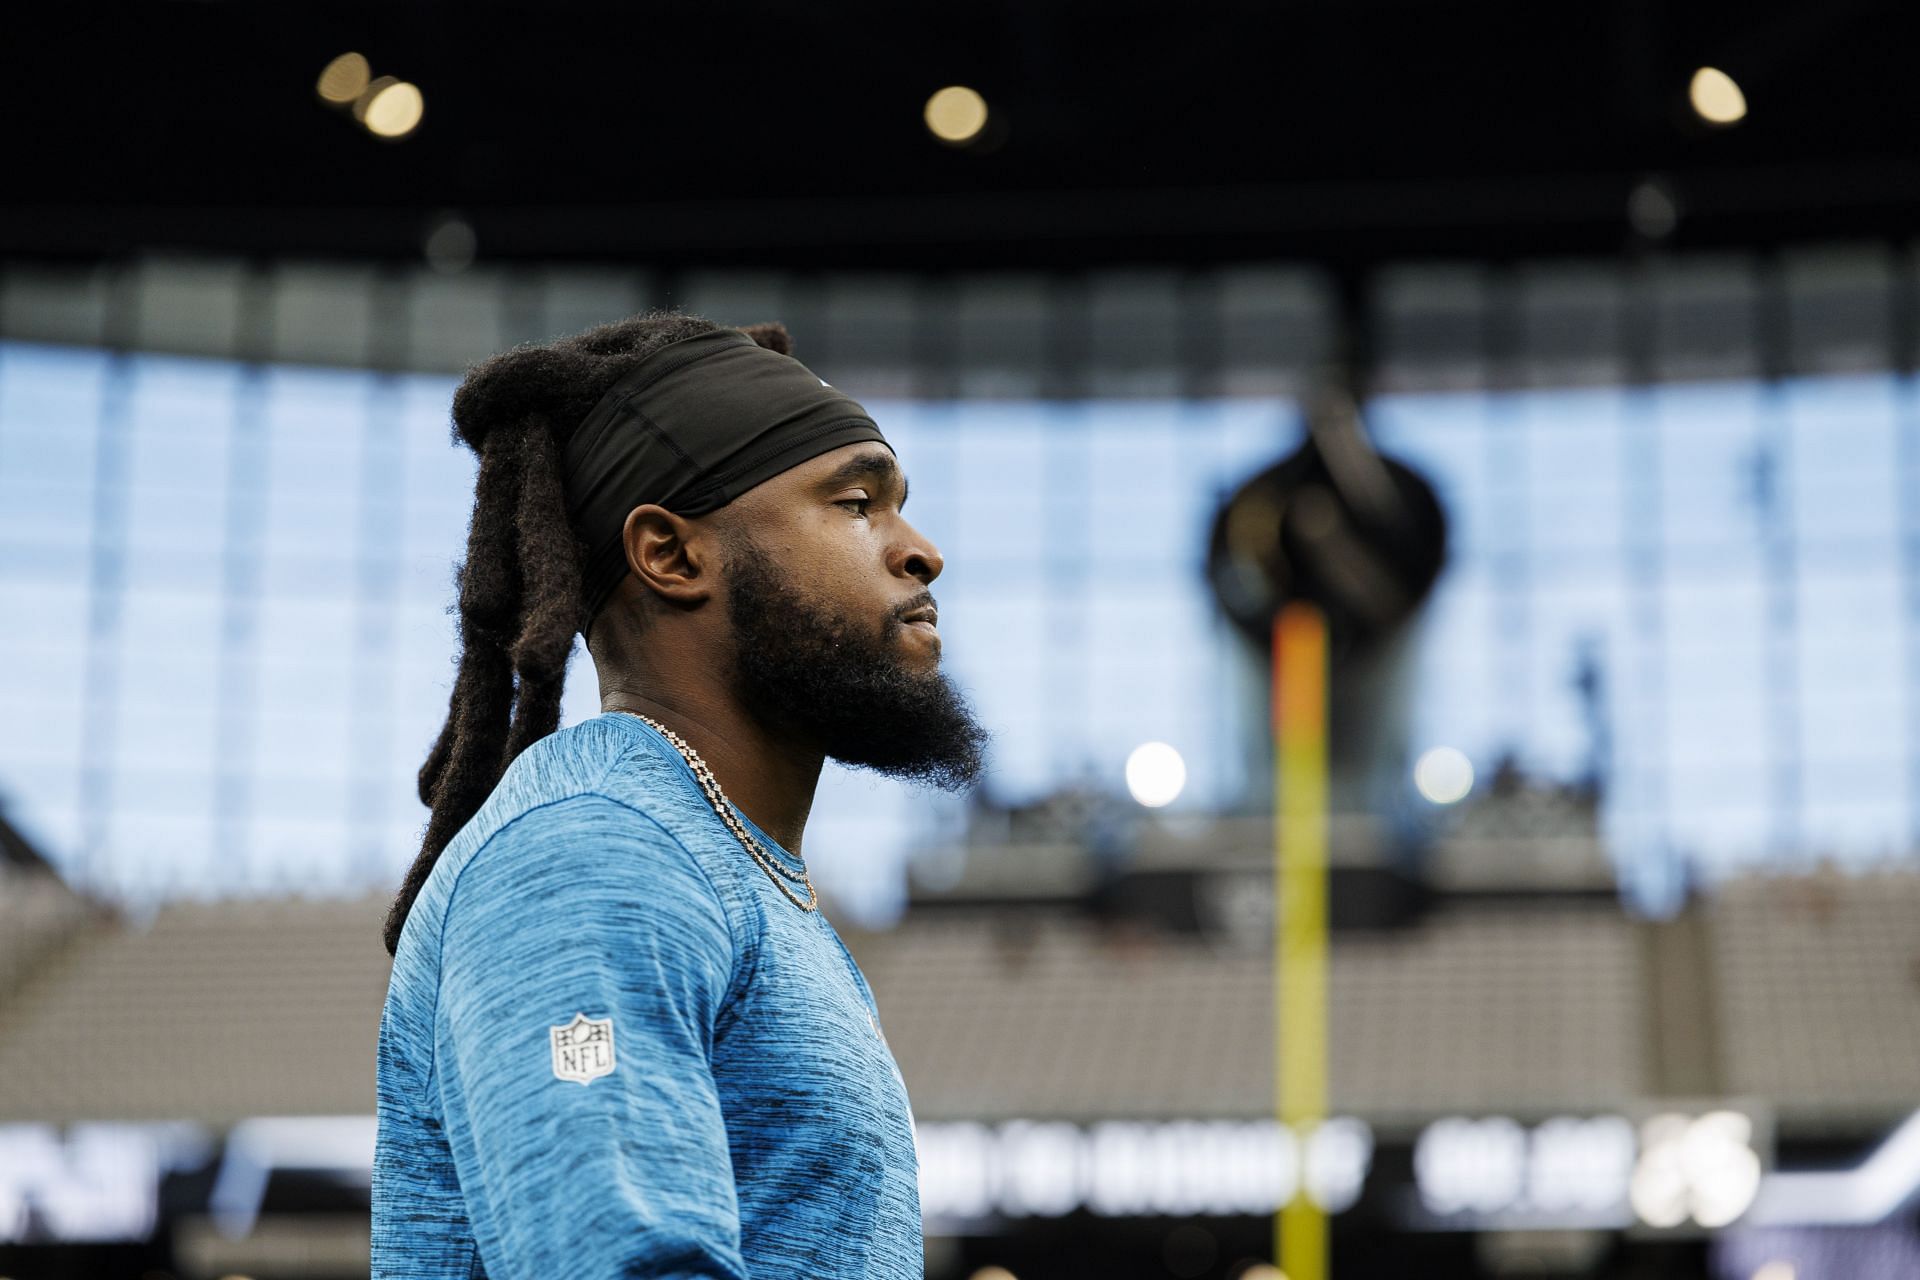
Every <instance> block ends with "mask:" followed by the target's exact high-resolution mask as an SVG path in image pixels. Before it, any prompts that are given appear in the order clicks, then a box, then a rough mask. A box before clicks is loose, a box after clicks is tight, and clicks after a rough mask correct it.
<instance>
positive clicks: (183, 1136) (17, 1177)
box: [0, 1124, 212, 1244]
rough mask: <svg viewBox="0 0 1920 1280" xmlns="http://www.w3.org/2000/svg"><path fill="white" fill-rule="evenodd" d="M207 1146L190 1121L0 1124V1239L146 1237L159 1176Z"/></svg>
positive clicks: (186, 1165) (196, 1159)
mask: <svg viewBox="0 0 1920 1280" xmlns="http://www.w3.org/2000/svg"><path fill="white" fill-rule="evenodd" d="M211 1150H212V1143H211V1140H210V1139H209V1138H208V1136H207V1135H206V1133H205V1132H204V1131H203V1130H202V1129H200V1128H199V1126H197V1125H189V1124H76V1125H72V1126H69V1127H68V1128H67V1129H66V1130H65V1131H64V1132H62V1131H61V1129H60V1128H58V1127H57V1126H54V1125H49V1124H9V1125H0V1244H68V1243H92V1242H99V1241H114V1240H145V1239H147V1238H148V1237H149V1236H151V1235H152V1234H153V1228H154V1221H155V1218H156V1216H157V1214H158V1212H159V1200H160V1179H161V1178H162V1177H163V1176H165V1175H166V1174H168V1173H170V1172H172V1171H173V1170H175V1169H192V1168H197V1167H199V1166H200V1165H202V1164H204V1163H205V1162H206V1160H207V1158H208V1155H209V1153H210V1152H211Z"/></svg>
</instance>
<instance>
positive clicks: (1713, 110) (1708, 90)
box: [1687, 67, 1747, 124]
mask: <svg viewBox="0 0 1920 1280" xmlns="http://www.w3.org/2000/svg"><path fill="white" fill-rule="evenodd" d="M1687 97H1688V99H1689V100H1690V101H1691V102H1692V103H1693V109H1694V111H1695V112H1696V113H1697V114H1698V115H1699V117H1700V118H1701V119H1702V120H1705V121H1706V122H1707V123H1709V124H1735V123H1737V122H1739V121H1740V120H1743V119H1745V118H1746V114H1747V95H1746V94H1744V93H1742V92H1740V86H1739V85H1737V84H1735V83H1734V82H1733V77H1732V76H1730V75H1728V74H1727V73H1726V72H1724V71H1722V70H1721V69H1720V68H1718V67H1702V68H1700V69H1699V70H1698V71H1696V72H1694V73H1693V82H1692V83H1691V84H1689V85H1688V86H1687Z"/></svg>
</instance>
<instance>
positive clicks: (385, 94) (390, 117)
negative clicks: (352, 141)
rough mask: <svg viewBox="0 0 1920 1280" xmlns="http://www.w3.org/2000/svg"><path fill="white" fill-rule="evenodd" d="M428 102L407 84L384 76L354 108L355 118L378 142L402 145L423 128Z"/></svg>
mask: <svg viewBox="0 0 1920 1280" xmlns="http://www.w3.org/2000/svg"><path fill="white" fill-rule="evenodd" d="M426 106H427V104H426V98H425V97H424V96H423V95H422V94H421V92H420V90H419V89H418V88H417V87H416V86H414V85H412V84H409V83H408V82H407V81H405V80H395V79H393V78H392V77H391V76H382V77H381V78H380V79H379V80H376V81H374V83H373V84H372V85H370V86H369V87H368V89H367V93H366V95H365V96H364V97H362V98H361V99H360V101H359V102H358V103H356V104H355V106H354V115H355V117H356V118H358V119H359V121H360V123H362V124H364V125H366V126H367V132H368V133H371V134H372V135H373V136H374V137H376V138H386V139H388V140H390V141H398V140H399V139H401V138H404V137H406V136H407V135H408V134H410V133H412V132H413V131H414V130H415V129H417V128H419V127H420V117H421V116H422V115H424V114H425V113H426Z"/></svg>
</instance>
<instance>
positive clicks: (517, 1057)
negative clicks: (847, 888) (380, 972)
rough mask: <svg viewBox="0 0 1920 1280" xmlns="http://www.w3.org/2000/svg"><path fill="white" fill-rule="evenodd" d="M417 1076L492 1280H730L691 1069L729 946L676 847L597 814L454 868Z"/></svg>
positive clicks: (535, 815)
mask: <svg viewBox="0 0 1920 1280" xmlns="http://www.w3.org/2000/svg"><path fill="white" fill-rule="evenodd" d="M441 947H442V951H441V968H440V995H439V1002H438V1005H437V1008H436V1011H435V1018H434V1039H435V1046H434V1052H435V1057H434V1065H435V1069H436V1072H437V1074H438V1077H439V1091H440V1099H441V1105H442V1108H443V1118H444V1121H445V1126H446V1137H447V1142H448V1145H449V1147H450V1148H451V1150H452V1154H453V1161H454V1167H455V1171H456V1173H457V1174H458V1176H459V1180H460V1188H461V1192H462V1194H463V1196H464V1198H465V1200H466V1202H467V1209H468V1214H469V1217H470V1218H471V1221H472V1225H473V1231H474V1238H475V1241H476V1244H477V1245H478V1248H479V1251H480V1260H481V1263H482V1265H483V1266H484V1267H485V1270H486V1274H487V1275H488V1277H490V1280H549V1278H550V1277H553V1276H561V1275H564V1276H568V1277H571V1278H572V1280H615V1278H616V1277H636V1278H637V1277H643V1276H644V1277H662V1278H665V1277H674V1278H676V1280H683V1278H684V1280H693V1278H694V1277H698V1278H700V1280H745V1276H746V1267H745V1263H744V1262H743V1261H742V1258H741V1252H740V1221H739V1207H738V1201H737V1199H736V1196H735V1191H734V1182H733V1170H732V1165H731V1162H730V1159H729V1156H728V1149H727V1135H726V1128H725V1124H724V1121H723V1119H722V1116H721V1112H720V1100H719V1095H718V1093H717V1091H716V1089H715V1087H714V1081H713V1075H712V1070H711V1066H710V1055H711V1051H712V1045H713V1034H714V1025H715V1020H716V1018H717V1017H718V1015H719V1012H720V1008H721V1006H722V1003H723V1002H724V999H725V997H726V994H727V990H728V984H729V982H730V980H731V975H732V973H733V965H734V948H733V942H732V938H731V936H730V934H729V932H728V927H727V919H726V913H725V909H724V907H723V905H722V903H721V902H720V899H719V897H718V895H717V894H716V893H715V891H714V889H713V886H712V884H711V882H710V881H708V880H707V878H706V876H705V875H704V874H703V873H702V872H701V870H700V869H699V868H698V866H696V865H695V863H694V862H693V858H692V855H690V854H689V853H688V852H687V851H686V849H685V848H683V847H682V846H681V845H680V844H679V842H678V841H676V840H675V839H674V838H673V837H671V836H670V835H668V834H667V833H666V832H665V831H664V830H663V829H661V828H660V827H659V826H658V825H657V824H655V823H653V822H652V821H651V820H650V819H648V818H647V817H645V816H644V815H642V814H640V813H638V812H636V811H635V810H633V809H631V808H629V807H627V806H625V805H622V804H620V803H619V802H617V801H614V800H610V799H607V798H605V797H600V796H581V797H576V798H573V799H569V800H563V801H559V802H556V803H553V804H549V805H547V806H544V807H543V808H540V809H536V810H533V811H531V812H529V813H527V814H523V815H522V816H521V817H519V818H517V819H515V820H514V821H513V822H512V823H510V824H508V825H507V826H505V827H503V828H501V830H500V831H499V832H496V833H495V834H494V836H493V837H492V838H491V839H490V840H488V841H487V843H486V844H485V845H483V846H482V847H481V848H480V849H479V850H478V851H477V852H476V853H475V854H474V856H473V859H472V861H471V862H469V863H468V865H467V866H466V867H464V868H462V870H461V874H460V877H459V879H458V881H457V883H456V884H455V886H454V889H453V891H452V895H451V897H450V899H449V902H448V907H447V914H446V917H445V923H444V927H443V931H442V942H441Z"/></svg>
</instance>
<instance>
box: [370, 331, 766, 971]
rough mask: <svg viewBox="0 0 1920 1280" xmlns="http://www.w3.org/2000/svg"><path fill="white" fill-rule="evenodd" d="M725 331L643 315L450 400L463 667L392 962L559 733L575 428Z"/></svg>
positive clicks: (578, 556) (578, 606)
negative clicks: (448, 869) (566, 474)
mask: <svg viewBox="0 0 1920 1280" xmlns="http://www.w3.org/2000/svg"><path fill="white" fill-rule="evenodd" d="M721 327H722V326H721V325H718V324H716V323H714V322H713V321H711V320H708V319H705V318H703V317H701V316H696V315H688V314H685V313H683V312H678V311H672V310H653V311H648V312H645V313H643V314H641V315H637V316H633V317H630V318H629V319H626V320H620V321H616V322H614V323H612V324H605V325H600V326H599V327H597V328H593V329H588V330H586V331H585V332H584V333H577V334H574V335H573V336H571V337H567V338H561V339H558V340H556V341H554V342H548V343H530V344H528V345H525V346H520V347H515V348H513V349H512V350H510V351H503V352H501V353H500V354H498V355H496V356H492V357H490V358H488V359H486V360H482V361H481V362H480V363H478V364H476V365H474V366H473V367H472V368H470V369H468V370H467V376H466V378H465V379H464V380H463V381H462V382H461V383H460V386H459V388H458V389H457V390H456V391H455V392H454V393H453V439H454V441H455V442H456V443H458V444H464V445H465V446H467V447H468V448H469V449H472V450H473V451H474V453H475V454H477V455H478V456H479V458H480V471H479V475H478V476H477V477H476V479H475V481H474V492H473V519H472V522H471V524H470V525H469V526H468V529H467V554H466V559H465V560H464V561H463V562H461V564H460V565H459V566H458V567H457V569H456V580H457V582H458V584H459V610H460V626H459V631H460V669H459V673H458V674H457V675H456V676H455V677H454V681H453V695H452V699H451V702H450V705H449V707H448V711H447V722H446V724H445V725H444V726H443V727H442V728H441V730H440V734H439V736H438V737H437V738H435V739H434V743H433V747H432V749H431V750H429V751H428V752H427V760H426V763H425V764H423V765H422V766H421V767H420V780H419V781H420V801H421V803H422V804H425V805H427V806H428V807H429V808H430V809H431V810H432V811H433V812H432V816H431V817H430V818H429V819H428V821H427V829H426V834H425V835H424V836H423V837H422V838H421V845H420V852H419V854H418V856H416V857H415V858H414V860H413V866H412V867H410V868H408V870H407V877H406V881H405V882H404V883H403V884H402V885H401V887H400V892H399V894H398V895H397V896H396V897H395V898H394V900H393V906H392V907H391V908H390V909H389V910H388V912H387V920H386V928H385V933H384V937H385V942H386V946H387V953H388V954H389V955H392V954H393V953H394V951H395V950H396V949H397V948H398V946H399V943H400V930H401V927H402V926H403V925H405V924H406V922H407V913H408V912H409V911H410V910H411V909H412V907H413V900H414V899H415V898H416V897H418V896H419V894H420V887H421V886H422V885H424V884H425V883H426V881H427V876H428V874H429V873H430V872H432V870H433V866H434V863H435V862H437V861H438V860H439V858H440V852H441V850H443V849H445V848H446V847H447V842H448V841H450V840H452V839H453V837H454V835H455V833H457V832H458V831H459V830H460V828H461V827H463V826H465V825H466V823H467V820H468V819H470V818H472V817H473V815H474V814H475V813H476V812H477V811H478V810H479V808H480V805H481V803H482V802H483V801H485V800H486V798H487V796H488V795H489V794H490V793H491V792H492V791H493V788H494V786H495V785H496V784H497V783H498V782H499V781H500V776H501V775H502V774H503V773H505V772H506V768H507V766H508V765H509V764H511V763H513V760H514V757H516V756H518V755H519V754H520V753H521V752H522V751H524V750H525V749H526V748H527V747H528V746H529V745H531V744H532V743H534V742H536V741H538V740H539V739H541V738H543V737H545V736H546V735H547V734H549V733H552V732H553V731H554V730H555V729H556V728H558V727H559V723H560V694H561V690H562V687H563V685H564V684H565V681H566V673H567V658H568V657H569V656H570V655H571V653H572V652H573V637H574V634H575V633H576V632H578V631H580V630H582V629H583V628H584V627H585V626H586V625H587V624H588V623H589V622H590V621H592V620H591V619H589V618H586V617H584V616H582V615H583V614H584V613H585V611H586V606H585V602H584V600H583V599H582V595H581V585H580V569H581V561H582V556H583V552H584V548H583V546H582V544H581V542H580V540H579V538H578V536H577V535H576V533H575V532H574V529H573V526H572V524H571V522H570V520H569V516H568V512H567V509H566V501H565V498H564V495H563V491H562V488H561V478H560V465H559V460H560V458H561V457H562V456H563V455H564V453H565V451H566V448H567V442H568V440H569V439H570V438H571V437H572V435H573V431H574V428H575V427H577V426H578V425H579V423H580V422H581V420H582V419H584V418H585V417H586V416H587V414H588V413H589V412H590V411H591V410H592V409H593V407H594V405H595V404H597V403H599V401H600V398H601V396H603V395H605V394H606V392H607V390H608V389H609V388H611V387H612V386H613V384H614V383H616V382H618V381H619V380H620V379H621V378H623V377H625V376H626V375H627V374H628V373H629V372H630V371H631V370H633V369H634V367H635V366H637V365H638V364H639V363H640V362H641V361H642V360H644V359H646V357H647V356H648V355H650V354H651V353H653V352H654V351H657V350H658V349H660V348H661V347H664V346H666V345H667V344H668V343H670V342H677V341H679V340H680V339H682V338H688V337H692V336H693V335H695V334H698V333H706V332H709V331H712V330H715V329H719V328H721ZM741 331H742V332H744V333H746V334H747V335H748V336H749V337H751V338H752V339H753V340H754V341H755V342H757V343H759V344H760V345H761V346H763V347H766V348H768V349H770V350H773V351H778V352H780V353H781V354H782V355H791V354H792V351H793V342H792V339H791V337H789V335H788V333H787V330H786V327H785V326H784V325H782V324H780V323H778V322H777V321H776V322H772V323H768V324H756V325H746V326H743V327H742V330H741Z"/></svg>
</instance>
